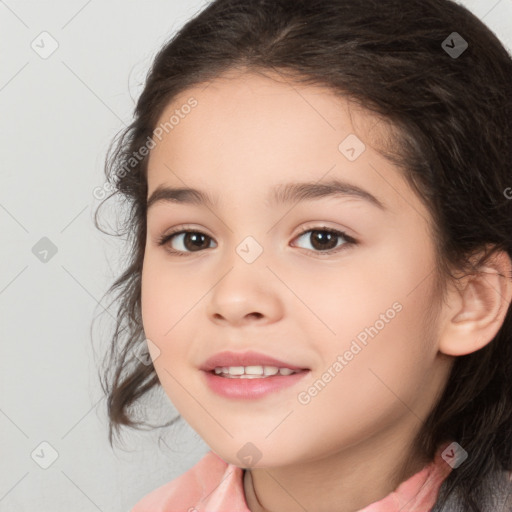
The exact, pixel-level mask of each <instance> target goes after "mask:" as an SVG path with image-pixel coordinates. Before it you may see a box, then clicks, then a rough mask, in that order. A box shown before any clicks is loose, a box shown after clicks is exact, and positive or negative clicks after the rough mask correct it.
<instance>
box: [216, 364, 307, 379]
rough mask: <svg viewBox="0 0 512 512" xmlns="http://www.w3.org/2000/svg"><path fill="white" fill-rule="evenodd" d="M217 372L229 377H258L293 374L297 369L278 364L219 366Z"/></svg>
mask: <svg viewBox="0 0 512 512" xmlns="http://www.w3.org/2000/svg"><path fill="white" fill-rule="evenodd" d="M214 371H215V374H216V375H221V376H222V377H227V378H239V379H258V378H261V377H263V378H265V377H271V376H272V375H277V374H278V373H279V374H280V375H291V374H292V373H297V370H292V369H290V368H278V367H277V366H229V367H227V366H222V367H221V366H217V367H216V368H215V370H214Z"/></svg>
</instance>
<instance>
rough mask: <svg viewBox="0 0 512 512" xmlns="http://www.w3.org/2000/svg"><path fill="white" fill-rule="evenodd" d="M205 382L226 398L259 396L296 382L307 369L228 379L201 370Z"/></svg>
mask: <svg viewBox="0 0 512 512" xmlns="http://www.w3.org/2000/svg"><path fill="white" fill-rule="evenodd" d="M203 373H204V375H205V378H206V383H207V384H208V386H209V387H210V389H211V390H212V391H214V392H215V393H217V394H219V395H221V396H224V397H226V398H243V399H251V398H260V397H263V396H265V395H268V394H270V393H273V392H276V391H279V390H280V389H284V388H287V387H290V386H293V385H294V384H296V383H297V382H298V381H299V380H301V379H302V378H303V377H304V376H305V375H306V374H308V373H309V370H303V371H301V372H297V373H292V374H291V375H273V376H272V377H262V378H261V379H239V378H234V379H230V378H229V377H219V376H218V375H216V374H215V373H212V372H205V371H203Z"/></svg>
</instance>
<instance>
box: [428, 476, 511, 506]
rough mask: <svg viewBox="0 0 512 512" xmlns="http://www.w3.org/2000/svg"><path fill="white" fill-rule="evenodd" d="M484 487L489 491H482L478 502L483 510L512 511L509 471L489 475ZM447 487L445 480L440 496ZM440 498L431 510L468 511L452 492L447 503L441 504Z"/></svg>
mask: <svg viewBox="0 0 512 512" xmlns="http://www.w3.org/2000/svg"><path fill="white" fill-rule="evenodd" d="M455 471H456V470H455ZM482 487H483V488H488V489H489V490H490V492H489V493H486V494H484V493H482V494H480V495H479V496H478V498H477V500H478V502H477V504H478V506H479V507H480V508H481V512H512V480H511V474H510V473H509V472H507V471H500V472H497V473H493V474H491V475H488V476H487V478H485V479H484V482H483V486H482ZM446 489H447V482H446V481H445V482H443V484H442V485H441V488H440V490H439V496H440V497H441V496H444V494H445V493H446ZM439 502H440V500H438V502H437V504H436V505H435V506H434V508H433V509H432V510H431V512H468V510H467V508H464V507H463V505H462V503H461V500H460V497H459V496H457V494H455V492H454V493H452V494H450V497H449V498H448V500H447V501H446V503H445V505H444V506H443V507H441V506H440V505H439Z"/></svg>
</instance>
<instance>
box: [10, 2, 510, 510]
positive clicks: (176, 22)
mask: <svg viewBox="0 0 512 512" xmlns="http://www.w3.org/2000/svg"><path fill="white" fill-rule="evenodd" d="M207 3H208V2H207V1H206V0H202V1H201V0H186V1H178V0H149V1H144V2H143V1H133V0H130V1H126V0H125V1H124V2H123V1H121V0H109V1H103V2H101V1H99V0H89V1H85V0H73V1H69V0H68V1H66V2H65V1H64V0H58V1H53V2H49V1H42V0H40V1H21V0H6V1H1V0H0V126H1V137H0V178H1V181H0V234H1V240H0V347H1V351H0V433H1V435H0V448H1V452H0V460H1V470H0V510H1V511H2V512H9V511H16V512H23V511H27V512H28V511H31V512H33V511H42V512H45V511H48V512H50V511H51V512H59V511H69V510H72V511H73V512H82V511H83V512H94V511H98V510H99V511H103V512H106V511H112V512H117V511H119V512H121V511H129V510H130V509H131V507H132V506H133V505H134V504H135V503H136V502H137V501H138V500H139V499H140V498H141V497H142V496H144V495H145V494H147V493H148V492H149V491H151V490H153V489H155V488H156V487H158V486H160V485H162V484H164V483H166V482H168V481H170V480H172V479H173V478H175V477H177V476H178V475H180V474H181V473H183V472H184V471H185V470H187V469H188V468H190V467H191V466H193V465H194V464H195V463H196V462H197V461H198V460H199V459H200V458H201V457H202V455H203V454H204V453H205V452H206V451H207V449H208V448H207V446H206V445H205V444H204V443H203V442H202V440H201V439H199V438H198V436H197V435H196V434H195V433H194V432H193V431H192V430H191V429H190V428H189V427H188V425H186V424H185V423H184V422H183V421H181V422H180V423H179V424H178V425H177V426H176V427H172V428H170V429H168V430H167V431H166V437H165V439H166V443H164V444H160V445H159V444H158V442H157V440H158V432H149V433H144V432H143V433H133V434H128V435H125V445H124V446H125V448H124V449H123V448H122V447H120V448H116V449H115V450H114V451H113V450H112V449H111V448H110V445H109V444H108V441H107V421H106V410H105V407H106V406H105V399H104V397H103V396H102V392H101V388H100V386H99V383H98V381H97V368H96V365H95V361H96V359H95V357H94V350H96V351H98V350H101V348H102V347H101V345H99V344H98V331H97V329H96V330H95V331H94V337H95V344H94V346H93V345H92V344H91V337H90V326H91V321H92V319H93V318H94V317H95V316H97V315H98V314H100V313H101V312H102V311H103V307H105V306H106V303H104V304H101V305H99V304H98V302H99V300H100V298H101V297H102V296H103V295H104V293H105V291H106V290H107V288H108V286H109V285H110V284H111V282H112V281H113V279H114V278H115V277H116V276H117V275H118V274H119V272H120V270H121V267H120V254H121V253H122V244H121V243H120V242H118V241H116V240H115V239H113V238H110V237H107V236H105V235H102V234H101V233H100V232H98V231H97V230H96V228H95V227H94V225H93V222H92V219H93V213H94V210H95V209H96V208H97V206H98V204H99V201H98V199H96V198H95V197H94V195H93V192H94V190H95V189H97V187H102V186H103V184H104V178H103V163H104V157H105V154H106V150H107V147H108V144H109V143H110V141H111V139H112V138H113V136H114V135H115V134H116V133H117V132H118V131H119V130H120V129H121V128H123V127H124V125H127V124H129V122H130V120H131V113H132V110H133V107H134V101H135V99H136V98H137V97H138V95H139V94H140V92H141V88H142V83H143V80H144V77H145V74H146V71H147V69H148V66H149V64H150V62H151V58H152V57H153V56H154V55H155V53H156V51H157V50H158V49H159V48H160V46H161V45H162V44H163V43H164V42H165V41H166V40H167V39H168V38H169V37H170V35H171V34H172V33H174V32H175V31H176V30H177V29H178V28H179V27H181V26H182V25H183V24H184V23H185V22H186V21H187V20H188V19H189V18H191V17H192V16H193V15H194V14H195V13H196V12H198V11H199V10H201V9H202V8H203V7H204V6H206V5H207ZM462 3H463V4H464V5H466V6H467V7H469V8H470V9H471V10H472V11H473V12H474V13H475V14H476V15H477V16H479V17H480V18H481V19H484V21H485V23H486V24H487V25H489V26H490V28H491V29H492V30H493V31H494V32H495V33H496V34H497V35H498V37H500V39H501V40H502V41H503V42H504V43H505V45H506V46H507V47H508V48H509V49H510V48H512V21H511V20H512V0H466V1H464V2H462ZM43 31H46V32H48V33H49V34H50V35H51V38H50V37H49V36H44V35H43V36H40V34H41V33H42V32H43ZM447 35H448V34H447ZM52 40H55V41H56V42H57V43H58V48H57V49H56V50H55V52H54V53H53V54H51V55H50V56H48V57H47V58H42V57H41V56H40V54H39V53H43V56H45V55H44V52H48V51H49V50H50V49H51V44H55V43H52ZM33 41H35V42H34V43H33ZM32 44H34V46H35V47H36V48H37V51H38V52H39V53H37V52H36V51H35V50H34V49H33V48H32V47H31V45H32ZM470 44H471V43H470ZM43 237H47V238H48V239H50V240H51V242H52V243H53V244H54V245H55V246H56V248H57V252H56V254H55V255H53V256H51V253H49V254H48V256H47V261H46V262H43V261H40V259H38V257H36V255H35V254H34V253H33V247H34V246H35V245H36V244H37V243H38V242H39V241H40V239H41V238H43ZM36 247H38V246H36ZM40 256H41V257H43V256H44V254H41V255H40ZM50 256H51V257H50ZM101 316H102V317H105V316H108V315H107V313H103V314H102V315H101ZM99 334H100V342H101V330H100V332H99ZM104 338H105V339H104V340H103V343H104V345H103V347H104V346H105V344H107V343H109V339H108V338H107V337H106V335H105V336H104ZM159 398H160V399H161V406H160V407H158V410H162V411H164V416H163V417H164V418H165V417H167V416H166V415H169V416H171V415H172V412H173V410H174V409H173V408H172V406H171V404H170V403H169V401H168V400H167V398H166V397H165V395H163V394H162V393H161V394H160V395H159ZM42 442H46V443H49V445H51V447H52V448H49V447H48V446H47V445H41V443H42ZM34 450H35V451H34ZM52 450H55V452H56V453H57V454H58V457H57V458H56V460H55V461H54V462H53V463H52V464H51V465H50V466H49V467H48V468H47V469H43V468H42V467H40V464H43V465H44V463H45V462H46V463H47V464H48V463H49V462H51V461H52V459H51V457H52V453H53V452H52Z"/></svg>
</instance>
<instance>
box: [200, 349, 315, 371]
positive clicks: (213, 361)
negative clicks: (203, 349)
mask: <svg viewBox="0 0 512 512" xmlns="http://www.w3.org/2000/svg"><path fill="white" fill-rule="evenodd" d="M231 366H275V367H277V368H289V369H290V370H296V371H301V370H308V368H304V367H301V366H297V365H295V364H293V363H291V362H287V361H280V360H279V359H276V358H274V357H270V356H267V355H265V354H260V353H259V352H254V351H251V350H250V351H247V352H229V351H224V352H219V353H217V354H215V355H213V356H212V357H210V358H208V359H207V360H206V361H205V362H204V363H203V365H202V366H201V367H200V369H201V370H203V371H206V372H211V371H213V370H214V369H215V368H216V367H231Z"/></svg>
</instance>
